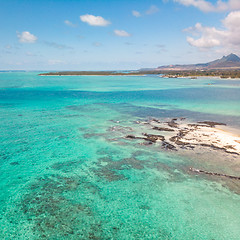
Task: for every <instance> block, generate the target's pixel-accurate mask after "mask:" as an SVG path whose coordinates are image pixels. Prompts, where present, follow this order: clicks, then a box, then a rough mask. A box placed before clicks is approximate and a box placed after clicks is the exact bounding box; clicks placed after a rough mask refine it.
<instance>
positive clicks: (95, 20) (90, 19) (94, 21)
mask: <svg viewBox="0 0 240 240" xmlns="http://www.w3.org/2000/svg"><path fill="white" fill-rule="evenodd" d="M80 20H81V21H82V22H85V23H87V24H89V25H91V26H98V27H105V26H107V25H109V24H111V22H109V21H107V20H105V19H104V18H103V17H101V16H93V15H90V14H86V15H82V16H80Z"/></svg>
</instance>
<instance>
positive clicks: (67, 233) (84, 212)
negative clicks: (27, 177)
mask: <svg viewBox="0 0 240 240" xmlns="http://www.w3.org/2000/svg"><path fill="white" fill-rule="evenodd" d="M76 191H77V192H80V193H81V197H80V198H72V197H71V195H72V194H74V193H75V192H76ZM99 191H100V189H99V188H98V187H97V186H96V185H94V184H92V183H91V182H89V181H88V180H87V179H86V178H84V177H78V176H74V177H64V176H61V175H46V176H44V177H41V178H38V179H37V180H36V181H35V182H33V183H32V184H31V185H30V186H29V190H28V193H26V194H25V195H23V197H22V199H21V202H20V206H19V209H20V210H21V211H22V212H23V214H24V216H25V218H26V220H27V221H31V225H32V230H33V232H34V233H35V235H36V236H37V239H64V238H65V239H66V238H67V239H82V238H83V237H84V236H85V237H86V236H87V235H88V234H89V232H91V229H92V228H93V227H95V225H97V226H98V227H99V226H100V221H99V220H98V219H97V217H96V216H95V214H94V212H93V210H92V209H91V206H90V205H91V202H90V199H91V198H90V199H89V200H88V201H87V202H88V203H90V205H89V204H88V205H86V199H85V201H83V199H84V198H86V196H85V195H86V194H87V195H89V194H94V195H96V194H98V196H100V195H99ZM73 199H74V200H73ZM83 202H84V203H83ZM93 218H94V221H93ZM93 222H94V224H91V223H93ZM83 226H84V227H83ZM101 234H102V232H101V228H98V231H96V232H95V235H96V237H100V236H101Z"/></svg>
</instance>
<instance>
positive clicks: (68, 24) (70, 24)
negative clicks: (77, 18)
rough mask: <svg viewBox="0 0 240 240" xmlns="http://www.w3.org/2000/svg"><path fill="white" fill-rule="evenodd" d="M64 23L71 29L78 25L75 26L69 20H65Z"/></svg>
mask: <svg viewBox="0 0 240 240" xmlns="http://www.w3.org/2000/svg"><path fill="white" fill-rule="evenodd" d="M64 23H65V24H66V25H67V26H69V27H76V26H77V25H76V24H73V23H72V22H70V21H69V20H65V21H64Z"/></svg>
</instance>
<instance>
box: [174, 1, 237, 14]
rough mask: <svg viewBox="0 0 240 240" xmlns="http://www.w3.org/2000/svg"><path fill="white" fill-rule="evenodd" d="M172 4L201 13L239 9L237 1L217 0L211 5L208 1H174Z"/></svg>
mask: <svg viewBox="0 0 240 240" xmlns="http://www.w3.org/2000/svg"><path fill="white" fill-rule="evenodd" d="M174 2H178V3H180V4H182V5H184V6H186V7H189V6H193V7H196V8H198V9H200V10H201V11H203V12H221V11H229V10H231V11H232V10H239V9H240V1H239V0H228V1H222V0H218V1H216V3H215V4H212V3H211V2H210V1H207V0H174Z"/></svg>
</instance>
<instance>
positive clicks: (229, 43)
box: [185, 11, 240, 52]
mask: <svg viewBox="0 0 240 240" xmlns="http://www.w3.org/2000/svg"><path fill="white" fill-rule="evenodd" d="M222 24H223V29H216V28H215V27H205V26H202V25H201V24H200V23H197V24H196V25H195V26H194V27H191V28H188V29H186V30H185V31H187V32H190V33H191V34H192V35H194V36H195V38H193V37H187V42H188V43H189V44H190V45H192V46H194V47H197V48H200V49H210V48H214V47H218V48H219V49H225V50H226V51H227V50H228V51H231V52H233V51H237V52H240V11H234V12H230V13H229V14H228V15H227V17H226V18H225V19H223V20H222ZM196 36H197V37H196Z"/></svg>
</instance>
